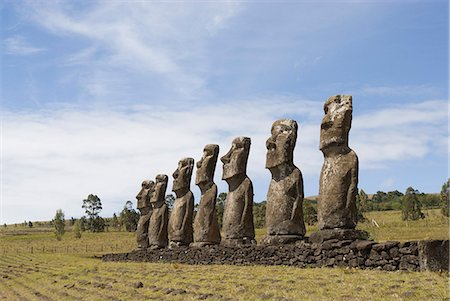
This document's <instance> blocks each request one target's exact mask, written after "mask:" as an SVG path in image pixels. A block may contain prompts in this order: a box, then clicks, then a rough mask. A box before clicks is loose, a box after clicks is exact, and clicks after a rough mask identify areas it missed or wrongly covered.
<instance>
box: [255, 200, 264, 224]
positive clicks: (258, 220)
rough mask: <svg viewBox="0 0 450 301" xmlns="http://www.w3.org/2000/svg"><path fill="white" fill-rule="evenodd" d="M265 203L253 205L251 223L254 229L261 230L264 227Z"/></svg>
mask: <svg viewBox="0 0 450 301" xmlns="http://www.w3.org/2000/svg"><path fill="white" fill-rule="evenodd" d="M266 203H267V202H266V201H262V202H261V203H253V221H254V223H255V228H256V229H262V228H264V227H265V225H266Z"/></svg>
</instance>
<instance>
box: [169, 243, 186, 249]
mask: <svg viewBox="0 0 450 301" xmlns="http://www.w3.org/2000/svg"><path fill="white" fill-rule="evenodd" d="M180 247H189V244H185V243H183V242H181V241H171V242H169V249H174V248H180Z"/></svg>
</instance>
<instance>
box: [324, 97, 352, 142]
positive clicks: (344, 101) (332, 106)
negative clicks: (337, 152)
mask: <svg viewBox="0 0 450 301" xmlns="http://www.w3.org/2000/svg"><path fill="white" fill-rule="evenodd" d="M323 110H324V112H325V116H324V117H323V119H322V124H321V127H320V150H322V151H323V150H325V149H328V148H333V146H337V147H340V146H348V133H349V131H350V127H351V123H352V97H351V96H350V95H336V96H331V97H330V98H328V100H327V101H326V102H325V104H324V106H323Z"/></svg>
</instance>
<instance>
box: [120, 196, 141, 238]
mask: <svg viewBox="0 0 450 301" xmlns="http://www.w3.org/2000/svg"><path fill="white" fill-rule="evenodd" d="M120 222H121V224H122V225H123V226H125V229H126V230H127V231H128V232H134V231H136V228H137V224H138V222H139V213H137V212H136V210H134V209H133V203H132V202H131V201H127V202H126V203H125V206H124V207H123V210H122V212H120Z"/></svg>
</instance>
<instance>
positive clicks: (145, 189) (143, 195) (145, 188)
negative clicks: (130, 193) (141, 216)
mask: <svg viewBox="0 0 450 301" xmlns="http://www.w3.org/2000/svg"><path fill="white" fill-rule="evenodd" d="M154 186H155V182H153V181H151V180H145V181H143V182H142V184H141V190H140V191H139V193H138V194H137V196H136V199H137V201H138V202H137V209H143V208H146V207H149V206H150V194H151V192H152V190H153V189H154Z"/></svg>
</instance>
